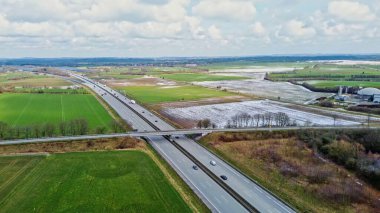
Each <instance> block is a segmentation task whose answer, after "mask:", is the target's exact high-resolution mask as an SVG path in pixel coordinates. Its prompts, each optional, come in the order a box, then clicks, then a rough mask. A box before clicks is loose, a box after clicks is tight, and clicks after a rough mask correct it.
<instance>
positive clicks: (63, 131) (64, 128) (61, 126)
mask: <svg viewBox="0 0 380 213" xmlns="http://www.w3.org/2000/svg"><path fill="white" fill-rule="evenodd" d="M67 126H68V125H67V123H66V122H64V121H62V122H61V123H59V125H58V128H59V132H60V134H61V135H63V136H64V135H67V134H68V131H67Z"/></svg>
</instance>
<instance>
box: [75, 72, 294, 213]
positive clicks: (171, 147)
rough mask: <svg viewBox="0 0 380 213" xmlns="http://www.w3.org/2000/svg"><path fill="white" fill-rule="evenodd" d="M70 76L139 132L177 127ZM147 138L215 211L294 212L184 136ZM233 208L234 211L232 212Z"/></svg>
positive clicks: (101, 87) (108, 90)
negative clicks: (193, 166) (100, 98)
mask: <svg viewBox="0 0 380 213" xmlns="http://www.w3.org/2000/svg"><path fill="white" fill-rule="evenodd" d="M71 75H72V76H73V77H76V78H78V79H81V80H82V81H83V82H84V84H85V85H86V86H88V87H89V88H91V89H93V91H95V92H96V93H97V94H99V95H100V96H101V97H102V98H103V99H104V100H105V101H106V102H107V103H108V104H109V105H110V106H111V107H112V108H113V109H114V110H115V111H116V112H117V113H118V114H119V115H120V116H121V117H122V118H123V119H125V120H126V121H127V122H128V123H129V124H130V125H131V126H132V127H133V128H134V129H136V130H137V131H140V132H143V131H152V130H153V131H154V130H155V131H160V130H161V131H173V130H175V128H173V127H172V126H171V125H169V124H168V123H166V122H165V121H163V120H162V119H160V118H159V117H157V116H156V115H154V114H152V113H150V112H149V111H148V110H146V109H145V108H143V107H142V106H140V105H138V104H136V103H134V102H132V101H131V100H130V99H128V98H127V97H125V96H123V95H121V94H120V93H118V92H116V91H114V90H112V89H111V88H108V87H107V86H105V85H101V84H100V83H98V82H94V81H93V80H91V79H88V78H86V77H83V76H81V75H78V74H75V73H71ZM146 138H147V140H148V141H150V144H152V146H153V147H154V148H155V149H156V150H157V151H158V152H159V153H160V154H161V155H162V156H163V157H164V158H165V159H166V160H167V161H168V162H169V163H171V165H172V166H173V168H174V169H175V170H176V171H177V172H178V173H179V174H181V176H182V177H183V178H184V180H187V183H190V184H189V185H192V188H193V189H195V192H196V193H197V194H198V195H199V196H200V197H201V198H202V199H203V200H204V201H206V204H208V206H209V207H210V209H212V210H213V211H217V212H246V211H249V212H295V210H294V209H292V208H291V207H289V206H288V205H287V204H285V203H284V202H282V201H281V200H279V199H278V198H277V197H276V196H274V195H272V194H271V193H269V192H268V191H266V190H265V189H263V188H262V187H261V186H259V185H258V184H256V183H255V182H254V181H252V180H250V179H249V178H247V177H246V176H245V175H243V174H242V173H240V172H239V171H237V170H236V169H235V168H233V167H232V166H230V165H229V164H228V163H226V162H225V161H223V160H222V159H220V158H218V157H217V156H215V155H213V154H212V153H211V152H209V151H208V150H207V149H205V148H203V147H202V146H200V145H199V144H197V143H196V142H195V141H193V140H190V139H189V138H187V137H186V136H184V135H178V136H177V137H175V139H171V140H168V139H169V138H168V137H165V136H148V137H146ZM212 160H213V161H215V162H216V165H211V164H210V161H212ZM194 164H196V165H197V166H198V167H199V168H200V169H199V170H194V169H193V168H192V167H191V165H194ZM185 171H187V173H186V172H185ZM198 173H199V174H198ZM194 174H198V175H200V174H202V177H203V178H202V180H199V179H197V178H194ZM206 174H207V176H206ZM221 175H225V176H227V177H228V180H222V179H221V178H220V176H221ZM200 187H202V189H201V188H200ZM221 192H223V193H221ZM219 196H222V197H219ZM231 208H233V209H234V210H233V211H231ZM239 208H240V209H239Z"/></svg>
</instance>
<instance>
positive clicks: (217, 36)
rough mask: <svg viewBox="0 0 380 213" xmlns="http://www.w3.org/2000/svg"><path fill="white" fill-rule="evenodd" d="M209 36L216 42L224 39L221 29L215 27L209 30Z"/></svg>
mask: <svg viewBox="0 0 380 213" xmlns="http://www.w3.org/2000/svg"><path fill="white" fill-rule="evenodd" d="M208 34H209V35H210V37H211V38H212V39H214V40H222V39H223V36H222V34H221V32H220V29H219V28H217V27H216V26H215V25H212V26H210V27H209V28H208Z"/></svg>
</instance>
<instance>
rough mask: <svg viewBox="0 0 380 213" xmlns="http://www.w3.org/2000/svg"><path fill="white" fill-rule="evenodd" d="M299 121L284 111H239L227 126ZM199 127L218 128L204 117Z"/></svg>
mask: <svg viewBox="0 0 380 213" xmlns="http://www.w3.org/2000/svg"><path fill="white" fill-rule="evenodd" d="M296 125H297V122H296V121H295V120H293V121H292V120H291V119H290V117H289V115H288V114H286V113H284V112H277V113H273V112H266V113H264V114H254V115H250V114H248V113H238V114H236V115H234V116H232V117H231V119H229V120H228V121H227V124H226V125H225V128H249V127H269V126H277V127H285V126H296ZM197 127H198V128H216V127H217V125H216V124H215V123H213V122H211V120H210V119H202V120H199V121H198V123H197Z"/></svg>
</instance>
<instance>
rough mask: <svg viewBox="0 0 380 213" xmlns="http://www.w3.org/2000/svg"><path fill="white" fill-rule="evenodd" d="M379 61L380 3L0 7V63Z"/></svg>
mask: <svg viewBox="0 0 380 213" xmlns="http://www.w3.org/2000/svg"><path fill="white" fill-rule="evenodd" d="M365 53H380V0H200V1H198V0H0V57H1V58H15V57H181V56H182V57H186V56H254V55H275V54H285V55H286V54H365Z"/></svg>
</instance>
